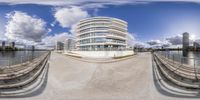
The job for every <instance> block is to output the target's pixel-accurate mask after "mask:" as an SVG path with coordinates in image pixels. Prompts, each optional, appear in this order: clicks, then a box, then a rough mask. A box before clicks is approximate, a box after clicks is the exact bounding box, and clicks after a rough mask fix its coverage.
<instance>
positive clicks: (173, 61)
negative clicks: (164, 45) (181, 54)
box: [172, 54, 174, 64]
mask: <svg viewBox="0 0 200 100" xmlns="http://www.w3.org/2000/svg"><path fill="white" fill-rule="evenodd" d="M172 57H173V64H174V54H173V55H172Z"/></svg>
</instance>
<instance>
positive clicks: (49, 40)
mask: <svg viewBox="0 0 200 100" xmlns="http://www.w3.org/2000/svg"><path fill="white" fill-rule="evenodd" d="M67 37H69V34H68V33H66V32H64V33H59V34H55V35H53V36H47V37H45V38H43V39H42V43H44V45H46V46H53V45H55V43H56V42H57V41H61V42H64V41H65V39H67Z"/></svg>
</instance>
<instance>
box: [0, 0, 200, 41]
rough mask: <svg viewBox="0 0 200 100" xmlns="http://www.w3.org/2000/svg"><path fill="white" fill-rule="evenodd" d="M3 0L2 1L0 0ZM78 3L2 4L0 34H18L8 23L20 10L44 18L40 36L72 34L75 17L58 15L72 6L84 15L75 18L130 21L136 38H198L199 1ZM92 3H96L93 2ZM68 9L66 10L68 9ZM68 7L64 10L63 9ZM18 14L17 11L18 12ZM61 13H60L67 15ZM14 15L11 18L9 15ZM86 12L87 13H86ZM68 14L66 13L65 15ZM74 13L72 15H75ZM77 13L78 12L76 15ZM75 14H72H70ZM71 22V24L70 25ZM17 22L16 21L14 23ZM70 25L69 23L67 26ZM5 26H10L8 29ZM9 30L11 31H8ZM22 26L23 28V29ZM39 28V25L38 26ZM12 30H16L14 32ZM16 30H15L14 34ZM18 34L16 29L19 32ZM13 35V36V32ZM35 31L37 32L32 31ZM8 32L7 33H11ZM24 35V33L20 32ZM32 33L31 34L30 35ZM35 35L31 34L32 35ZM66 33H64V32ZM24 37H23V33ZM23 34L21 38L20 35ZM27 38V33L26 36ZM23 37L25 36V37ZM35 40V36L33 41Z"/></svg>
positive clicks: (0, 9) (199, 25) (52, 36)
mask: <svg viewBox="0 0 200 100" xmlns="http://www.w3.org/2000/svg"><path fill="white" fill-rule="evenodd" d="M0 2H1V1H0ZM128 2H129V1H127V3H123V2H122V3H118V2H117V3H115V2H114V3H108V4H106V3H105V4H104V3H99V4H98V3H96V2H95V3H94V4H93V2H92V3H91V2H90V3H89V4H90V5H86V6H85V4H87V3H88V2H84V3H80V4H79V3H75V4H70V5H68V4H66V5H59V4H58V5H56V6H54V5H52V4H48V3H47V4H35V3H23V4H9V3H10V2H9V3H1V5H0V23H1V24H0V33H1V35H0V37H3V36H4V35H5V34H8V35H9V36H10V35H12V36H11V37H16V36H18V35H19V34H18V35H15V31H16V30H17V29H13V27H12V28H10V26H12V25H8V22H10V21H14V19H12V18H14V17H13V16H15V14H13V12H15V11H19V12H21V13H24V14H25V15H27V16H30V17H32V18H35V19H41V20H42V21H43V22H45V26H44V29H45V30H48V31H41V32H46V33H45V34H43V35H41V36H42V37H40V38H41V39H43V38H46V37H47V39H50V38H54V36H55V35H56V36H57V37H61V36H58V35H59V34H62V33H65V34H66V35H67V34H70V33H71V30H73V28H72V26H73V25H71V23H72V22H73V23H75V22H74V21H75V19H71V18H67V17H66V20H69V19H70V20H71V22H70V21H68V22H66V23H62V22H60V21H62V19H60V18H63V17H65V16H64V15H63V17H62V15H58V16H56V15H55V14H56V13H57V12H59V11H61V10H63V11H69V10H66V9H71V8H73V7H75V8H78V11H80V13H81V12H82V13H81V14H83V17H82V16H81V15H80V16H79V17H77V18H76V17H74V18H76V19H82V18H85V17H92V16H110V17H116V18H120V19H122V20H125V21H127V22H128V31H129V33H131V34H132V35H133V36H134V37H135V41H140V42H147V41H153V40H157V41H158V40H160V41H163V40H165V38H173V37H176V36H180V34H182V33H183V32H186V31H187V32H189V33H191V35H192V36H193V37H192V38H195V39H198V37H199V36H200V3H197V2H144V3H143V2H142V3H135V2H132V3H128ZM92 4H93V5H92ZM65 8H66V9H65ZM64 9H65V10H64ZM15 13H16V12H15ZM64 13H65V12H62V13H61V14H64ZM8 14H11V16H12V18H8V17H6V16H7V15H8ZM84 14H85V15H84ZM66 15H67V14H66ZM72 15H73V14H72ZM75 15H76V14H75ZM71 17H73V16H71ZM69 23H70V24H69ZM15 24H17V23H15ZM64 24H67V25H64ZM5 26H9V28H8V29H7V30H6V28H5ZM9 29H10V30H11V32H10V33H9V32H8V31H9ZM20 29H21V28H20ZM36 29H37V28H36ZM13 30H15V31H14V32H13ZM12 32H13V33H12ZM16 33H17V32H16ZM13 34H14V35H13ZM33 34H34V33H33ZM8 35H6V36H8ZM20 35H23V34H20ZM27 36H29V35H27ZM31 36H32V35H31ZM62 36H63V35H62ZM21 37H23V36H21ZM21 37H20V38H21ZM24 37H25V36H24ZM0 39H1V38H0ZM23 39H24V38H23ZM31 41H33V39H32V40H31Z"/></svg>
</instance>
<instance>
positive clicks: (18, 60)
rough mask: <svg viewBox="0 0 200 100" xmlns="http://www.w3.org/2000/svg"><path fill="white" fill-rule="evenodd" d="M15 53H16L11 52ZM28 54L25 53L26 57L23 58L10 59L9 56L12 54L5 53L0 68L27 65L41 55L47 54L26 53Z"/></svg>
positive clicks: (22, 56)
mask: <svg viewBox="0 0 200 100" xmlns="http://www.w3.org/2000/svg"><path fill="white" fill-rule="evenodd" d="M11 52H13V53H14V51H11ZM24 52H26V53H24V55H21V56H17V57H9V55H12V54H8V55H7V53H8V52H4V53H5V55H4V57H3V58H0V68H2V67H9V66H12V65H16V64H25V63H27V62H31V61H33V60H34V59H36V58H38V57H40V56H41V55H43V54H44V53H45V52H44V51H43V53H34V54H32V53H30V51H24ZM2 55H3V54H2Z"/></svg>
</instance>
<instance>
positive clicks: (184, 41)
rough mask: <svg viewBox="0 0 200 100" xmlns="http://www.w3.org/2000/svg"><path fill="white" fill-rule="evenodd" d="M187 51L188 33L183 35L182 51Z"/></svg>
mask: <svg viewBox="0 0 200 100" xmlns="http://www.w3.org/2000/svg"><path fill="white" fill-rule="evenodd" d="M188 49H189V33H187V32H185V33H183V50H188Z"/></svg>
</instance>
